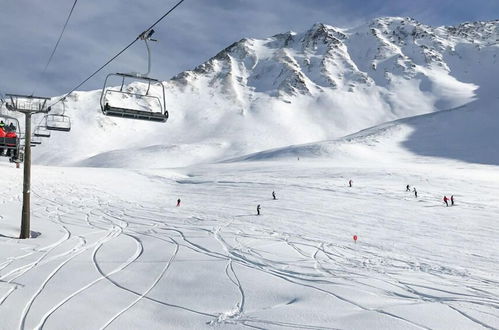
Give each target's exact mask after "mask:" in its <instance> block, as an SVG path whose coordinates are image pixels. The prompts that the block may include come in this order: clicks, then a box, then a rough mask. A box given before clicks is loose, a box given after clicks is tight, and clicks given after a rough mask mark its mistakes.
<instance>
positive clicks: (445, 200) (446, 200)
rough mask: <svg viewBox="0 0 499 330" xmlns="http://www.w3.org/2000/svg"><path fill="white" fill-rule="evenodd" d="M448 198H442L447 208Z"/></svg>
mask: <svg viewBox="0 0 499 330" xmlns="http://www.w3.org/2000/svg"><path fill="white" fill-rule="evenodd" d="M448 200H449V199H448V198H447V196H444V203H445V206H449V202H448Z"/></svg>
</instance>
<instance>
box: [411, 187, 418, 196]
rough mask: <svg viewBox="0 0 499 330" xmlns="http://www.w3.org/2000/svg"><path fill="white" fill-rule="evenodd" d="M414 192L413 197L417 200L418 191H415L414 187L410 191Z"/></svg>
mask: <svg viewBox="0 0 499 330" xmlns="http://www.w3.org/2000/svg"><path fill="white" fill-rule="evenodd" d="M412 191H413V192H414V197H416V198H418V191H417V190H416V187H414V189H413V190H412Z"/></svg>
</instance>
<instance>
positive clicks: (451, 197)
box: [450, 195, 454, 206]
mask: <svg viewBox="0 0 499 330" xmlns="http://www.w3.org/2000/svg"><path fill="white" fill-rule="evenodd" d="M450 205H452V206H454V195H451V196H450Z"/></svg>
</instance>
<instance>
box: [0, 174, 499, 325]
mask: <svg viewBox="0 0 499 330" xmlns="http://www.w3.org/2000/svg"><path fill="white" fill-rule="evenodd" d="M205 175H206V176H209V174H205ZM224 175H226V176H230V174H225V173H224ZM234 175H235V176H239V175H240V173H239V172H237V171H236V172H235V174H234ZM144 177H145V176H144ZM272 179H273V180H278V177H276V178H272ZM194 181H200V180H199V179H198V178H196V179H192V182H191V183H192V184H191V183H190V182H189V180H184V181H183V182H182V183H180V184H179V183H176V182H174V181H173V182H171V183H168V182H162V181H161V180H160V179H158V181H157V183H159V184H164V185H166V186H167V187H169V188H168V189H171V190H172V193H171V194H174V195H177V194H178V195H182V196H186V197H184V198H182V199H183V200H184V202H183V203H184V204H183V205H182V206H181V207H180V208H175V207H170V206H165V205H164V202H163V203H162V202H160V201H161V200H162V199H161V198H160V199H158V200H152V201H148V202H139V201H137V202H130V201H128V200H126V199H123V198H121V197H119V196H118V195H117V194H113V193H111V192H109V193H106V192H105V191H104V190H103V189H101V188H102V187H96V186H93V185H90V184H89V185H88V186H80V187H77V185H76V184H69V185H68V186H66V187H64V186H51V185H50V184H49V183H47V184H45V185H41V184H40V185H37V186H35V187H34V189H33V192H34V193H33V200H34V201H33V204H34V207H33V213H34V214H36V216H34V218H35V219H36V221H40V222H41V224H36V225H33V227H36V228H37V230H39V231H42V236H41V237H44V233H43V229H41V228H43V227H44V225H42V224H43V223H46V224H47V226H48V225H49V224H50V226H52V227H53V228H55V229H52V230H51V231H50V232H51V233H52V235H53V238H51V239H52V241H51V242H48V241H44V242H46V243H45V245H43V246H38V245H37V244H38V243H37V239H33V240H29V241H20V245H19V250H20V251H22V252H21V253H18V254H17V256H15V257H6V258H5V259H4V260H0V281H1V282H0V283H1V284H2V285H7V286H8V289H7V290H4V291H3V293H2V296H1V297H0V308H1V307H5V306H7V305H9V304H11V303H14V302H15V304H16V305H14V306H13V309H12V312H11V313H10V314H15V315H17V321H11V323H8V324H10V325H14V327H15V326H17V327H18V328H19V329H31V328H35V329H43V328H52V327H54V326H55V325H57V324H60V323H58V322H61V320H62V319H63V315H62V314H63V312H62V311H63V309H62V308H63V307H64V311H65V312H66V311H68V310H71V309H72V308H74V307H76V305H74V304H76V299H78V300H77V303H78V304H82V303H83V304H95V303H96V302H92V301H88V300H87V299H86V297H87V294H89V293H92V294H97V293H96V290H97V289H96V286H97V284H98V285H99V288H100V289H102V287H109V288H110V289H111V288H114V289H115V290H118V292H121V293H122V294H121V295H120V297H121V298H119V299H120V301H121V302H120V304H119V305H116V306H115V307H113V306H111V308H110V309H105V310H103V311H102V312H100V311H99V310H98V308H97V309H95V312H96V313H97V314H98V315H97V316H98V317H96V318H95V320H92V322H94V323H92V324H93V327H97V328H100V329H107V328H111V327H112V328H120V327H122V326H123V324H124V323H122V322H126V321H125V320H126V319H129V316H128V315H130V317H131V316H132V315H135V313H137V311H138V309H136V308H135V307H136V306H137V305H138V304H139V303H142V302H146V303H149V304H154V306H157V308H160V309H165V312H164V313H165V318H166V319H168V315H169V314H168V313H169V311H172V310H175V311H178V312H179V313H184V314H182V315H186V316H189V315H192V316H193V317H195V318H201V320H202V322H203V323H200V324H198V325H197V327H202V326H207V327H210V326H224V325H226V326H228V327H247V328H255V329H267V328H296V329H336V328H344V326H345V325H344V323H338V325H332V326H330V324H329V323H328V322H326V321H324V320H320V319H319V320H317V315H315V316H314V317H312V318H310V319H308V322H306V321H304V320H303V318H301V319H290V320H288V319H287V318H282V317H281V316H276V317H272V314H269V313H268V312H269V311H283V310H288V309H289V311H290V312H289V313H291V315H292V314H293V313H295V312H296V311H299V310H300V307H299V306H301V304H302V301H303V300H306V299H310V298H306V297H302V295H303V294H304V293H303V292H307V295H310V297H313V296H315V295H318V296H319V297H322V296H328V297H330V299H333V301H335V304H336V303H337V304H339V305H341V306H349V307H343V308H349V309H350V310H351V313H357V314H359V315H363V313H368V314H377V315H378V316H377V319H381V320H384V321H383V322H387V324H392V325H393V326H397V327H407V328H415V329H432V328H434V324H433V325H432V323H431V322H430V321H427V320H424V319H421V317H414V316H411V315H410V313H401V312H398V310H397V309H396V308H393V307H394V306H397V303H394V301H395V302H398V304H399V306H402V307H406V308H409V306H419V305H424V304H431V303H436V304H440V305H442V306H445V307H447V308H448V310H449V312H452V313H454V314H452V315H453V318H455V320H456V321H455V322H458V323H459V322H462V321H463V320H466V321H467V322H469V323H468V324H474V325H475V326H476V327H477V328H488V329H495V328H497V327H498V326H499V324H498V323H497V322H499V299H498V290H497V285H498V284H499V279H498V278H497V276H495V275H493V272H492V275H487V274H486V273H484V272H483V270H479V271H478V270H477V271H473V270H472V269H465V268H463V266H461V265H455V266H453V264H452V263H451V262H448V263H447V262H443V261H444V258H442V257H440V256H439V255H436V256H435V257H432V256H431V255H425V254H424V253H422V254H421V255H413V254H411V253H408V252H407V251H405V250H403V249H402V250H400V251H399V250H398V249H393V248H390V246H389V245H386V246H383V245H380V244H379V243H378V242H375V241H372V240H369V239H366V240H365V241H364V240H363V238H364V236H367V235H369V232H367V231H366V230H364V233H362V235H361V236H360V237H361V240H360V242H359V243H357V244H353V243H352V242H351V239H348V237H347V239H342V238H340V237H339V236H338V234H337V232H336V230H333V231H332V232H327V233H326V234H327V235H321V231H322V230H324V229H322V228H321V227H320V226H325V225H326V224H325V223H324V222H323V220H321V221H322V222H321V221H319V220H320V219H326V220H325V221H326V222H329V221H335V220H334V219H340V218H341V215H339V214H343V215H344V214H348V208H349V207H351V205H354V204H355V203H365V200H366V199H368V200H369V199H377V200H384V201H386V202H387V203H389V205H396V204H398V203H401V202H402V203H408V204H409V205H411V207H417V206H418V205H421V203H423V204H429V205H432V203H434V202H433V201H432V200H431V197H430V196H429V195H426V196H425V197H422V198H421V199H420V201H418V202H415V201H414V200H413V199H412V198H407V197H408V195H406V194H403V193H399V192H389V191H387V190H386V188H385V187H384V186H380V187H375V188H373V189H370V188H369V187H368V186H363V187H359V188H358V189H357V190H355V189H356V187H354V188H353V189H348V188H346V187H341V186H336V187H329V188H326V187H325V186H324V184H322V183H318V182H308V184H307V183H298V182H296V181H295V182H293V181H291V182H290V183H289V184H286V183H285V182H283V181H280V182H279V186H281V190H282V191H283V192H282V195H283V196H282V198H281V199H278V200H277V201H271V200H270V201H266V199H265V198H263V199H262V197H261V194H262V192H265V193H267V194H268V190H270V191H271V190H272V187H274V186H275V185H277V184H276V183H275V182H267V183H266V182H260V181H256V182H252V181H251V178H245V179H244V181H243V182H239V183H238V182H237V181H236V180H231V179H230V178H224V180H221V179H220V180H203V182H204V183H202V184H199V183H194ZM356 181H357V180H356ZM238 184H240V186H239V185H238ZM421 185H422V184H421ZM239 189H243V190H245V191H244V193H243V194H242V196H241V197H240V199H243V198H244V199H245V200H246V201H250V202H249V205H250V207H248V205H247V204H248V202H246V201H244V203H241V202H239V201H236V202H233V203H231V202H230V201H233V200H235V198H234V196H235V195H237V193H238V190H239ZM214 191H217V195H216V196H213V192H214ZM69 192H72V193H69ZM90 192H92V193H90ZM171 194H170V195H171ZM285 194H288V196H286V195H285ZM322 194H328V195H331V196H334V198H333V199H334V200H335V201H342V203H344V204H345V206H344V205H341V204H342V203H340V202H338V203H336V204H339V205H337V207H338V209H336V212H337V213H339V214H332V213H331V212H330V210H329V209H327V208H325V209H322V208H317V206H316V205H315V204H314V203H315V202H314V201H313V197H314V196H322ZM46 196H50V198H48V197H46ZM279 197H281V196H279ZM175 198H176V197H171V198H170V199H172V200H174V199H175ZM238 198H239V197H238ZM286 198H287V199H288V200H287V201H286ZM293 198H297V200H300V203H297V202H293V201H290V199H293ZM219 199H221V202H217V200H219ZM421 200H422V202H421ZM196 201H198V202H199V201H205V202H204V203H203V204H201V205H199V208H197V207H196V206H195V205H193V204H194V203H196ZM256 203H262V204H263V205H264V207H263V210H262V216H260V217H256V216H255V215H254V214H253V212H254V211H253V210H252V207H253V204H255V205H256ZM352 203H354V204H352ZM314 205H315V206H314ZM322 205H325V204H322ZM461 205H462V206H461V207H462V208H463V209H468V210H471V211H470V212H475V211H473V210H476V209H477V207H478V206H479V204H478V203H473V202H467V203H466V204H465V203H463V204H461ZM335 206H336V205H335ZM489 207H490V206H489ZM438 210H441V209H438ZM485 210H486V209H485ZM493 211H494V212H496V211H497V210H495V209H494V210H493ZM425 212H431V208H429V209H426V210H425ZM481 212H482V211H481ZM363 216H364V217H367V218H366V219H363V217H359V218H358V219H357V220H356V221H357V222H356V223H355V224H354V225H353V227H357V228H359V229H355V228H354V229H352V230H353V232H355V233H357V231H361V229H360V228H363V226H367V228H369V227H371V229H372V230H374V231H379V230H380V229H379V228H382V226H393V228H396V225H395V224H391V223H389V222H388V220H385V219H383V217H382V216H380V214H378V213H377V210H370V209H368V208H366V209H365V210H364V214H363ZM272 219H274V220H272ZM318 219H319V220H318ZM1 221H4V220H3V219H2V220H1ZM286 221H288V222H286ZM304 221H305V222H307V223H309V227H307V228H303V230H298V229H297V228H300V226H302V223H303V222H304ZM336 221H338V220H336ZM372 221H377V222H378V223H379V224H378V223H377V224H374V225H371V224H370V223H371V222H372ZM314 226H317V228H315V227H314ZM341 226H343V227H341V229H345V227H344V225H343V224H341ZM372 226H374V227H372ZM435 226H437V225H436V224H435V223H433V222H427V221H423V222H422V223H421V225H420V226H419V228H420V232H419V233H418V235H420V236H422V237H425V235H427V231H428V230H430V231H432V230H434V227H435ZM38 228H40V229H38ZM333 228H334V227H333ZM388 228H391V227H388ZM46 230H47V231H48V230H49V229H46ZM56 234H57V235H56ZM349 235H350V233H348V236H349ZM156 244H160V245H159V246H163V247H164V248H165V249H166V250H165V251H172V252H171V253H170V252H165V251H163V252H159V253H158V251H154V248H153V247H154V246H156ZM118 246H123V250H121V249H119V250H120V251H116V253H118V252H119V253H120V255H121V257H120V259H119V260H121V261H119V262H118V261H117V265H115V266H113V267H112V268H109V267H108V266H106V264H101V259H100V255H101V254H102V255H103V256H104V255H106V260H107V259H109V253H111V254H112V253H113V252H112V249H113V248H116V247H118ZM408 246H409V245H408ZM107 247H109V248H107ZM409 247H410V246H409ZM156 249H157V248H156ZM185 253H188V254H189V255H193V256H198V258H200V259H201V260H205V261H209V262H213V263H224V267H223V268H222V267H221V268H220V271H221V270H222V269H223V272H222V271H221V272H220V273H219V274H218V276H217V278H218V279H219V280H220V281H221V284H220V285H222V287H223V290H224V291H226V293H225V294H226V295H227V297H234V298H231V299H228V298H227V299H226V300H224V303H223V304H224V305H225V306H226V309H224V310H220V309H215V308H214V307H213V306H209V305H207V306H200V305H199V304H198V303H197V302H196V301H192V302H191V303H189V300H185V299H184V300H183V299H178V298H179V297H174V296H169V294H168V292H166V293H162V292H161V290H159V287H160V286H161V287H162V288H163V287H164V286H165V285H166V286H168V287H171V285H173V283H175V282H172V283H170V282H171V281H172V280H173V281H178V278H179V277H180V278H181V277H182V274H179V273H178V268H177V267H180V265H181V262H179V260H181V261H182V262H186V261H188V260H187V259H186V257H185V256H184V254H185ZM439 253H441V251H440V252H439ZM466 253H468V252H466ZM154 255H157V256H158V257H159V256H161V259H162V260H161V261H155V262H154V263H153V265H154V268H152V269H154V271H150V272H147V273H146V274H141V275H140V276H142V277H141V278H142V281H143V284H144V285H143V286H141V287H140V288H139V287H137V284H133V283H132V282H129V281H127V280H126V278H127V277H128V276H134V275H133V274H135V273H136V272H140V267H139V268H137V266H139V265H140V263H142V262H149V261H142V260H143V259H144V258H149V257H150V256H154ZM189 258H191V259H193V260H197V259H196V257H192V256H191V257H189ZM481 258H482V259H483V262H485V263H487V262H490V261H489V260H490V259H489V258H487V256H486V255H483V256H481ZM440 262H442V263H440ZM78 264H79V265H81V264H84V265H87V266H86V267H88V272H87V273H86V275H85V277H84V281H83V282H82V283H80V284H79V285H75V286H71V285H70V287H71V288H72V289H70V290H69V289H66V290H64V291H63V292H61V293H57V294H54V292H52V291H51V290H53V288H54V287H57V284H58V283H59V281H66V282H67V281H68V280H70V279H68V277H65V276H63V275H64V274H65V273H67V272H71V271H72V269H76V268H74V267H75V266H76V265H78ZM200 267H203V266H200ZM208 268H209V269H203V268H199V269H194V270H193V272H194V273H195V272H197V271H202V272H208V273H209V272H216V271H217V269H218V268H213V269H211V267H208ZM180 269H182V268H180ZM124 272H126V274H127V275H126V276H125V277H123V276H121V274H122V273H124ZM249 272H251V273H252V274H260V275H258V276H262V278H268V279H269V281H271V282H272V283H281V282H282V283H283V285H284V283H287V284H285V285H286V287H288V286H291V287H294V288H296V290H297V292H300V293H299V294H298V295H296V296H295V295H294V292H293V290H291V291H286V292H281V293H280V295H285V296H286V297H284V296H283V297H282V298H279V299H280V300H279V301H272V302H269V303H267V302H264V303H263V302H260V303H257V302H255V301H254V297H255V295H254V293H253V291H254V290H255V288H258V285H257V286H256V287H255V283H252V282H251V281H250V280H248V275H246V274H249ZM224 279H225V280H224ZM199 280H200V281H201V282H200V283H199V284H198V285H199V288H198V290H203V288H205V285H208V286H209V283H208V284H203V282H202V279H201V278H200V279H199ZM79 282H81V281H79ZM49 288H50V289H49ZM100 289H99V290H100ZM350 289H353V290H354V291H355V292H356V294H355V295H349V294H348V293H347V292H348V290H350ZM68 290H69V291H68ZM276 290H278V289H276ZM110 292H113V291H110ZM63 294H64V295H63ZM363 294H365V295H366V296H374V297H378V298H379V299H380V300H381V301H382V300H383V299H387V301H389V302H388V303H373V302H372V301H371V300H369V299H368V300H364V299H363ZM236 297H237V298H236ZM213 299H216V297H213ZM234 299H235V300H234ZM262 299H263V298H262ZM258 304H260V305H258ZM463 304H464V305H463ZM10 306H12V305H10ZM467 306H468V307H467ZM470 306H475V307H473V308H472V307H470ZM11 308H12V307H11ZM111 310H114V312H110V311H111ZM276 315H282V314H279V313H278V314H276ZM323 315H324V317H326V316H327V317H326V318H325V320H326V319H330V318H331V317H334V315H335V312H334V308H333V310H332V311H331V315H327V314H323ZM366 315H367V314H366ZM0 316H5V310H3V312H2V310H1V309H0ZM481 316H483V318H482V317H481ZM6 324H7V323H6ZM49 324H50V325H51V326H50V327H49ZM0 328H2V326H0Z"/></svg>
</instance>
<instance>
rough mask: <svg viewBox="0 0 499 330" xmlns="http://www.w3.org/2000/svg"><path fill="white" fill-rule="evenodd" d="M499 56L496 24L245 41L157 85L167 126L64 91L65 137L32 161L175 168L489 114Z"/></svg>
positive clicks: (394, 25)
mask: <svg viewBox="0 0 499 330" xmlns="http://www.w3.org/2000/svg"><path fill="white" fill-rule="evenodd" d="M498 53H499V21H490V22H475V23H464V24H461V25H458V26H455V27H436V28H435V27H431V26H427V25H424V24H421V23H419V22H417V21H415V20H413V19H409V18H398V17H389V18H380V19H375V20H373V21H371V22H369V23H368V24H365V25H363V26H360V27H357V28H353V29H340V28H336V27H333V26H329V25H325V24H314V25H313V26H312V27H311V28H310V29H309V30H308V31H305V32H302V33H295V32H287V33H282V34H278V35H275V36H272V37H269V38H267V39H263V40H260V39H242V40H240V41H238V42H236V43H234V44H232V45H230V46H229V47H227V48H226V49H224V50H222V51H221V52H220V53H218V54H217V55H215V56H214V57H212V58H211V59H209V60H208V61H206V62H205V63H203V64H201V65H200V66H198V67H197V68H195V69H194V70H192V71H186V72H183V73H180V74H178V75H177V76H175V77H174V78H173V79H171V80H170V81H167V82H166V88H167V108H168V110H169V112H170V119H169V121H168V123H167V124H164V125H162V124H152V123H147V122H137V121H130V120H121V119H114V118H107V117H104V116H103V115H102V114H100V111H99V106H98V99H99V91H92V92H77V93H75V94H73V95H72V96H71V97H70V98H69V100H68V103H67V108H68V113H69V114H70V115H71V116H72V118H73V129H72V132H71V133H70V134H54V135H53V137H52V138H51V139H50V141H49V142H48V143H45V144H44V145H42V146H41V147H40V148H38V149H37V151H36V153H35V159H36V161H37V162H39V163H43V164H78V165H88V166H105V167H107V166H110V167H174V166H184V165H189V164H195V163H200V162H211V161H218V160H222V159H227V158H233V157H236V156H241V155H244V154H248V153H253V152H258V151H262V150H265V149H269V148H276V147H283V146H287V145H292V144H302V143H310V142H314V141H321V140H330V139H336V138H340V137H342V136H345V135H348V134H352V133H355V132H356V131H359V130H362V129H365V128H368V127H371V126H374V125H378V124H381V123H385V122H389V121H393V120H397V119H400V118H406V117H411V116H417V115H421V114H426V113H431V112H435V111H440V110H447V109H453V108H456V107H460V106H462V105H465V104H469V103H470V102H472V101H474V100H476V99H479V100H480V103H479V104H480V106H483V107H486V108H493V107H494V106H496V105H497V99H496V96H495V93H494V92H495V85H496V83H495V79H496V78H495V77H497V76H498V74H499V66H498V65H497V55H498ZM144 88H145V86H144V85H141V84H132V85H129V86H128V90H130V91H133V90H144ZM152 92H153V93H159V90H157V89H156V90H153V91H152ZM130 101H131V100H127V99H124V100H123V102H124V103H126V102H130ZM55 111H57V110H55ZM477 111H478V112H477V113H478V114H477V115H479V114H480V109H478V110H477ZM491 116H492V117H491V119H492V120H493V121H494V120H495V121H496V122H497V118H498V117H497V116H496V115H494V114H491ZM463 125H465V123H464V124H463ZM478 129H479V128H478ZM90 132H91V133H90ZM413 151H415V152H418V150H413Z"/></svg>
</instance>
